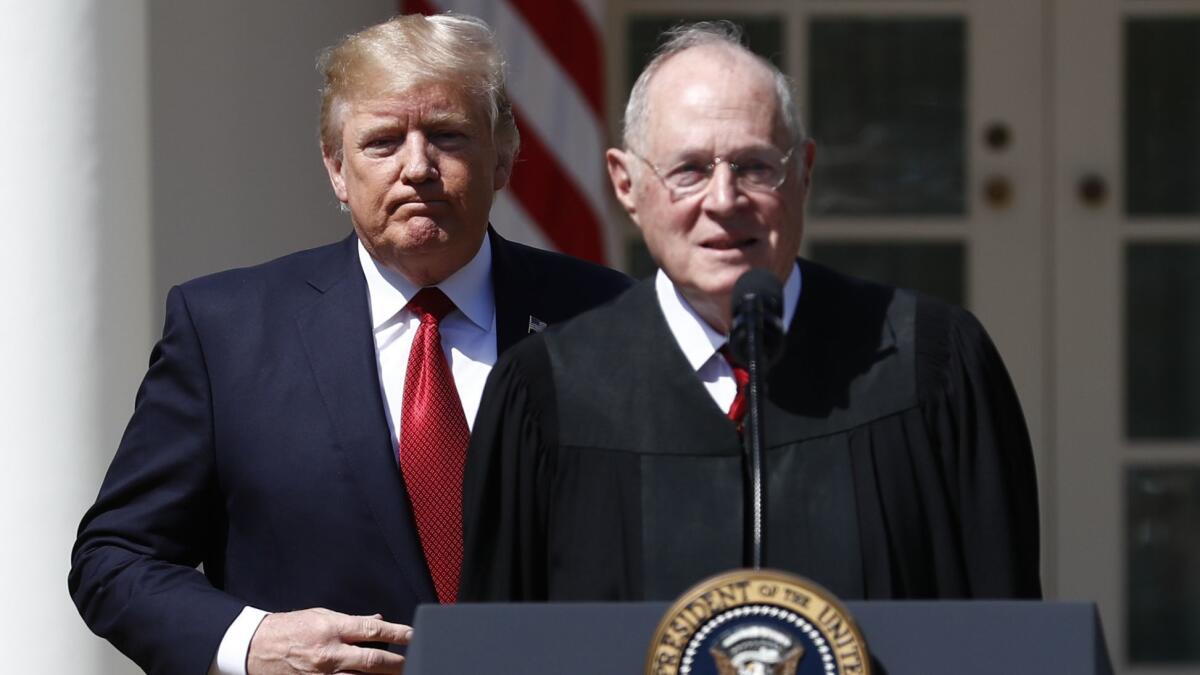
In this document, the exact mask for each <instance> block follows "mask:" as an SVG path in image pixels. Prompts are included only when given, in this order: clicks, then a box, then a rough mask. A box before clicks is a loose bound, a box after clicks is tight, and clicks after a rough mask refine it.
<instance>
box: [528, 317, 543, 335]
mask: <svg viewBox="0 0 1200 675" xmlns="http://www.w3.org/2000/svg"><path fill="white" fill-rule="evenodd" d="M544 330H546V322H545V321H542V320H541V319H539V318H537V317H536V316H534V315H532V314H530V315H529V334H530V335H533V334H534V333H540V332H542V331H544Z"/></svg>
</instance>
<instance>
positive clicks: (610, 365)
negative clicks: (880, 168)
mask: <svg viewBox="0 0 1200 675" xmlns="http://www.w3.org/2000/svg"><path fill="white" fill-rule="evenodd" d="M801 269H802V274H803V284H804V287H803V291H802V293H801V297H800V300H799V304H798V307H797V310H796V314H795V318H794V319H793V321H792V325H791V329H790V331H789V333H788V335H787V345H786V349H785V353H784V356H783V358H782V360H781V362H780V363H779V364H778V365H777V366H776V367H775V368H774V369H773V370H772V372H771V374H770V378H769V381H768V396H769V404H768V406H767V409H766V411H765V414H766V425H767V429H766V447H767V455H766V468H767V472H768V474H769V482H768V488H767V490H768V491H767V497H768V507H767V526H766V541H767V550H766V556H765V560H766V566H768V567H773V568H779V569H784V570H788V571H791V572H795V573H798V574H801V575H804V576H807V577H809V578H811V579H813V580H815V581H817V582H819V583H821V584H823V585H824V586H826V587H827V588H829V589H830V590H831V591H833V592H834V593H835V594H837V595H838V596H840V597H842V598H851V599H857V598H866V599H872V598H1001V597H1019V598H1033V597H1039V596H1040V595H1041V587H1040V581H1039V575H1038V556H1039V554H1038V508H1037V484H1036V479H1035V476H1034V465H1033V456H1032V450H1031V447H1030V442H1029V435H1028V432H1027V430H1026V427H1025V422H1024V419H1023V417H1022V414H1021V410H1020V406H1019V404H1018V402H1017V397H1016V394H1015V392H1014V390H1013V387H1012V384H1011V381H1010V380H1009V377H1008V374H1007V372H1006V371H1005V369H1004V366H1003V364H1002V363H1001V361H1000V357H999V355H998V354H997V352H996V350H995V348H994V347H993V345H992V343H991V341H990V340H989V338H988V336H987V334H986V333H985V332H984V330H983V328H982V326H981V325H980V324H979V323H978V321H976V319H975V318H974V317H973V316H972V315H970V314H969V313H968V312H966V311H965V310H963V309H960V308H957V307H953V306H950V305H947V304H944V303H941V302H938V301H935V300H933V299H930V298H928V297H925V296H922V295H919V294H916V293H913V292H911V291H906V290H898V289H893V288H889V287H885V286H879V285H876V284H871V283H868V282H864V281H860V280H855V279H851V278H849V277H846V276H843V275H841V274H838V273H836V272H833V271H832V270H829V269H827V268H824V267H821V266H819V265H816V264H813V263H809V262H807V261H801ZM741 454H742V453H741V442H740V440H739V437H738V434H737V431H736V429H735V427H734V425H733V423H732V422H730V421H729V419H728V418H727V417H726V415H725V412H724V411H722V410H720V409H719V408H718V407H717V405H716V404H715V403H714V402H713V400H712V398H711V397H710V396H709V394H708V392H707V391H706V390H705V388H704V386H703V384H702V383H701V382H700V380H699V378H698V377H697V376H696V374H695V371H694V370H693V369H692V368H691V366H690V365H689V364H688V363H687V361H686V360H685V358H684V356H683V353H682V351H681V350H680V349H679V347H678V344H677V343H676V342H675V340H674V338H673V336H672V335H671V333H670V330H669V328H668V327H667V324H666V320H665V319H664V318H663V315H662V312H661V310H660V309H659V305H658V301H657V298H656V297H655V292H654V284H653V281H652V280H648V281H646V282H643V283H641V284H640V285H638V286H635V287H634V288H633V289H631V290H630V291H628V292H627V293H626V294H625V295H623V296H621V297H620V298H618V300H616V301H615V302H614V303H612V304H609V305H607V306H604V307H601V308H599V309H597V310H593V311H591V312H589V313H586V314H584V315H581V316H580V317H579V318H577V319H576V320H574V321H572V322H570V323H567V324H564V325H562V326H559V330H553V331H548V332H547V333H545V334H543V335H541V336H536V337H535V338H534V339H529V340H526V341H524V342H523V343H522V344H520V345H519V346H518V347H517V348H515V349H514V350H512V351H510V352H508V353H507V354H506V355H505V356H504V357H503V358H501V359H500V362H499V363H498V364H497V366H496V368H495V369H494V370H493V372H492V375H491V377H490V378H489V380H488V384H487V387H486V390H485V392H484V397H483V402H482V404H481V408H480V412H479V415H478V417H477V418H476V422H475V427H474V430H473V433H472V439H471V445H470V450H469V457H468V461H467V473H466V478H465V483H464V529H465V561H464V569H463V575H462V587H461V593H460V600H463V601H473V600H474V601H478V600H485V601H487V600H497V601H499V600H506V601H523V600H534V601H536V600H550V601H588V600H597V601H614V600H666V599H671V598H674V597H676V596H677V595H679V594H680V593H682V592H683V591H684V590H685V589H686V588H688V587H689V586H690V585H692V584H694V583H696V582H697V581H699V580H701V579H702V578H704V577H706V576H708V575H711V574H714V573H717V572H720V571H724V570H728V569H732V568H736V567H739V566H740V565H741V562H742V560H741V551H742V541H743V535H742V502H743V497H742V491H743V488H742V471H741V464H740V463H741Z"/></svg>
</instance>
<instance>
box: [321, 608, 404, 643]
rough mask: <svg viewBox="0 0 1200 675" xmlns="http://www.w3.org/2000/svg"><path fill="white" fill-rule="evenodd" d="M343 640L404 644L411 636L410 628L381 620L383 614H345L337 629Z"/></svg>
mask: <svg viewBox="0 0 1200 675" xmlns="http://www.w3.org/2000/svg"><path fill="white" fill-rule="evenodd" d="M338 635H339V637H341V638H342V640H343V641H344V642H386V643H388V644H393V645H406V644H408V641H409V640H410V639H411V638H412V628H410V627H409V626H405V625H404V624H400V623H390V622H387V621H384V620H383V615H381V614H376V615H374V616H345V617H344V618H343V620H342V622H341V626H340V628H339V630H338Z"/></svg>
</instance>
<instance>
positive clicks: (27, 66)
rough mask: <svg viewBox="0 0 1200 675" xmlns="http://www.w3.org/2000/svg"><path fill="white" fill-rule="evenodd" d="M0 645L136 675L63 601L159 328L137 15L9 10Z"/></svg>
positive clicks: (81, 2) (109, 9) (108, 4)
mask: <svg viewBox="0 0 1200 675" xmlns="http://www.w3.org/2000/svg"><path fill="white" fill-rule="evenodd" d="M0 63H3V64H5V75H4V78H3V84H2V85H0V130H3V138H4V140H3V143H2V145H0V147H2V148H3V158H4V159H3V161H2V162H0V317H3V318H2V319H0V382H2V385H0V438H2V439H3V440H2V442H3V448H2V449H0V579H3V584H4V596H5V610H4V611H3V612H0V636H3V637H2V638H0V644H3V645H4V646H5V650H6V652H8V654H9V657H10V658H9V659H8V660H9V662H10V663H12V664H15V663H21V664H22V665H21V666H20V667H19V668H23V669H30V670H34V671H39V670H53V671H58V670H67V671H70V672H74V673H82V674H84V675H88V674H100V673H106V674H112V673H133V672H137V671H136V670H135V669H134V668H133V666H132V665H131V664H130V663H129V662H128V661H127V660H125V659H123V658H122V657H120V656H119V655H114V652H113V650H112V649H111V648H109V647H107V646H106V645H105V644H104V643H103V641H101V640H100V639H99V638H96V637H94V636H92V635H91V634H90V633H89V632H88V630H87V629H86V627H85V626H84V624H83V622H82V620H81V619H80V618H79V616H78V614H77V613H76V611H75V608H74V606H73V605H72V603H71V601H70V598H69V597H68V594H67V586H66V577H67V570H68V568H69V555H70V548H71V544H72V542H73V541H74V534H75V528H76V527H77V525H78V522H79V518H80V516H81V515H82V513H83V511H84V509H85V508H86V507H87V506H88V505H89V504H90V503H91V501H92V500H93V499H94V498H95V494H96V490H97V488H98V486H99V482H100V477H101V475H102V472H103V470H104V467H105V466H107V464H108V461H109V459H110V458H111V456H112V453H113V450H114V448H115V447H116V444H117V441H118V438H119V436H120V432H121V428H122V426H123V423H124V420H125V419H127V418H128V415H129V410H130V408H131V404H132V401H133V394H134V390H135V388H136V386H137V379H138V377H139V376H140V374H141V372H142V371H144V368H145V362H146V355H147V354H148V348H149V346H150V340H151V336H152V335H153V333H154V329H153V327H152V326H151V320H152V316H153V315H154V310H153V304H152V300H151V297H150V294H151V291H150V289H151V288H152V286H153V283H152V282H153V279H152V278H151V272H150V269H151V268H150V253H149V252H150V244H151V239H150V237H151V235H150V223H149V213H150V197H149V195H150V188H149V170H148V165H149V131H148V128H149V125H148V103H147V102H148V96H147V87H148V74H147V59H146V4H145V0H116V1H114V0H104V1H102V0H21V1H18V0H0Z"/></svg>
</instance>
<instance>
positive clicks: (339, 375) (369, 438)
mask: <svg viewBox="0 0 1200 675" xmlns="http://www.w3.org/2000/svg"><path fill="white" fill-rule="evenodd" d="M356 242H357V239H355V238H354V237H353V236H351V237H350V238H349V239H347V240H346V245H345V246H343V247H342V248H341V249H340V251H341V252H342V255H340V256H336V257H331V259H330V260H327V261H326V262H325V264H324V265H322V266H319V267H318V268H317V269H315V270H314V273H313V274H312V275H311V276H310V277H309V279H308V284H309V285H310V286H311V287H312V288H314V289H315V290H316V291H317V292H318V293H319V294H320V295H319V296H318V298H317V300H316V302H314V303H313V305H312V306H311V307H310V308H309V309H308V310H307V311H305V312H302V313H301V314H300V315H299V316H298V317H297V324H298V327H299V330H300V335H301V339H302V341H303V343H304V347H305V350H306V352H307V354H308V359H309V363H310V365H311V366H312V371H313V376H314V378H315V379H316V382H317V387H318V388H319V389H320V391H321V396H322V398H323V399H324V401H325V407H326V409H327V410H328V411H329V415H330V418H331V419H332V422H333V427H334V429H335V431H336V434H337V439H338V449H339V451H340V452H341V453H342V457H343V459H344V460H345V462H346V464H347V466H348V468H349V473H350V475H351V476H352V477H353V479H354V480H355V481H356V482H357V483H358V487H359V493H360V494H361V495H362V497H363V499H365V500H366V501H367V504H368V506H369V507H370V511H371V513H372V514H373V515H374V517H375V519H376V520H377V521H378V524H379V529H380V531H381V532H382V533H383V536H384V538H385V539H386V540H387V543H388V547H389V548H390V549H391V551H392V554H393V556H394V557H395V559H396V562H397V563H398V565H399V567H400V569H401V571H402V573H403V576H404V578H405V580H406V581H407V582H408V584H409V586H410V587H411V588H412V591H413V593H414V594H415V595H416V596H417V598H418V600H419V601H420V602H436V596H435V595H434V590H433V581H432V579H431V577H430V576H429V571H428V568H427V566H426V564H425V557H424V555H423V553H422V551H421V546H420V543H419V541H418V539H417V536H416V528H415V527H414V525H413V518H412V512H411V508H410V506H409V503H408V496H407V495H408V493H407V491H406V490H405V487H404V482H403V480H402V479H401V476H400V471H399V469H398V468H397V466H396V451H395V447H394V442H393V439H392V438H391V433H390V431H389V430H388V425H387V417H386V416H385V413H384V409H383V399H382V395H381V394H380V391H381V389H380V385H379V373H378V368H377V365H376V360H375V341H374V338H373V336H372V333H371V319H370V317H371V313H370V308H369V305H368V299H367V288H366V281H365V279H364V278H363V275H362V270H361V268H360V266H359V262H358V249H357V243H356ZM347 553H348V554H351V555H352V554H353V552H347Z"/></svg>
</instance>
